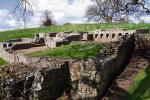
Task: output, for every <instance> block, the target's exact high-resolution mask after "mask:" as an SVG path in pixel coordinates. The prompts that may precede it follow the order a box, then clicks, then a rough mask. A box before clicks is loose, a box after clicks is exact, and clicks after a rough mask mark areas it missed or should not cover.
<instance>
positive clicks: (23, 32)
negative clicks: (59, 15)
mask: <svg viewBox="0 0 150 100" xmlns="http://www.w3.org/2000/svg"><path fill="white" fill-rule="evenodd" d="M108 28H126V29H139V28H150V24H129V23H100V24H75V25H63V26H51V27H39V28H30V29H18V30H12V31H4V32H0V42H2V41H5V40H8V39H12V38H25V37H34V35H35V33H39V32H64V31H82V32H85V31H92V30H95V29H108Z"/></svg>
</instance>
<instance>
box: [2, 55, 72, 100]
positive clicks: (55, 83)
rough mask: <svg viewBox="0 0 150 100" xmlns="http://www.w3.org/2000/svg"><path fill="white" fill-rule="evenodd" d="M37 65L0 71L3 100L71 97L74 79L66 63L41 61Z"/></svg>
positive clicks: (54, 99) (54, 60)
mask: <svg viewBox="0 0 150 100" xmlns="http://www.w3.org/2000/svg"><path fill="white" fill-rule="evenodd" d="M32 61H33V60H32ZM33 62H34V63H30V65H24V64H23V63H13V64H9V65H5V66H2V67H1V68H0V80H1V81H0V84H1V85H0V99H1V100H4V99H6V100H56V99H57V98H59V97H61V96H62V95H63V94H67V93H69V90H70V75H69V68H68V63H67V62H66V61H62V60H61V59H49V58H43V59H41V58H37V59H35V60H34V61H33ZM43 64H45V65H46V66H44V65H43ZM40 65H42V66H40Z"/></svg>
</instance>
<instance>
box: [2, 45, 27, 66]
mask: <svg viewBox="0 0 150 100" xmlns="http://www.w3.org/2000/svg"><path fill="white" fill-rule="evenodd" d="M0 57H1V58H3V59H4V60H6V61H7V62H9V63H13V62H23V63H25V64H26V63H28V57H27V56H25V55H24V54H23V53H15V52H14V53H10V52H6V51H5V50H4V49H3V48H1V47H0Z"/></svg>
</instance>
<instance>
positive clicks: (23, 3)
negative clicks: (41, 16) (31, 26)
mask: <svg viewBox="0 0 150 100" xmlns="http://www.w3.org/2000/svg"><path fill="white" fill-rule="evenodd" d="M34 4H35V2H34V0H18V2H17V4H16V7H15V9H14V15H15V17H16V18H17V19H18V20H21V21H23V25H24V28H26V23H27V21H28V19H29V17H30V16H32V15H33V5H34Z"/></svg>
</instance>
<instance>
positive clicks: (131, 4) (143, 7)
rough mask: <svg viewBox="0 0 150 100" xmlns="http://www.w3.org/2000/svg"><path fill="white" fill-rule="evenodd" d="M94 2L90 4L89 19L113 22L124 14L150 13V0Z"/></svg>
mask: <svg viewBox="0 0 150 100" xmlns="http://www.w3.org/2000/svg"><path fill="white" fill-rule="evenodd" d="M92 1H94V4H93V5H92V6H89V8H88V10H87V14H86V15H87V16H88V18H89V20H94V21H102V20H103V21H105V22H112V20H113V19H114V20H115V19H118V18H121V17H122V15H126V16H128V15H132V14H136V15H144V14H150V1H149V0H92Z"/></svg>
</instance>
